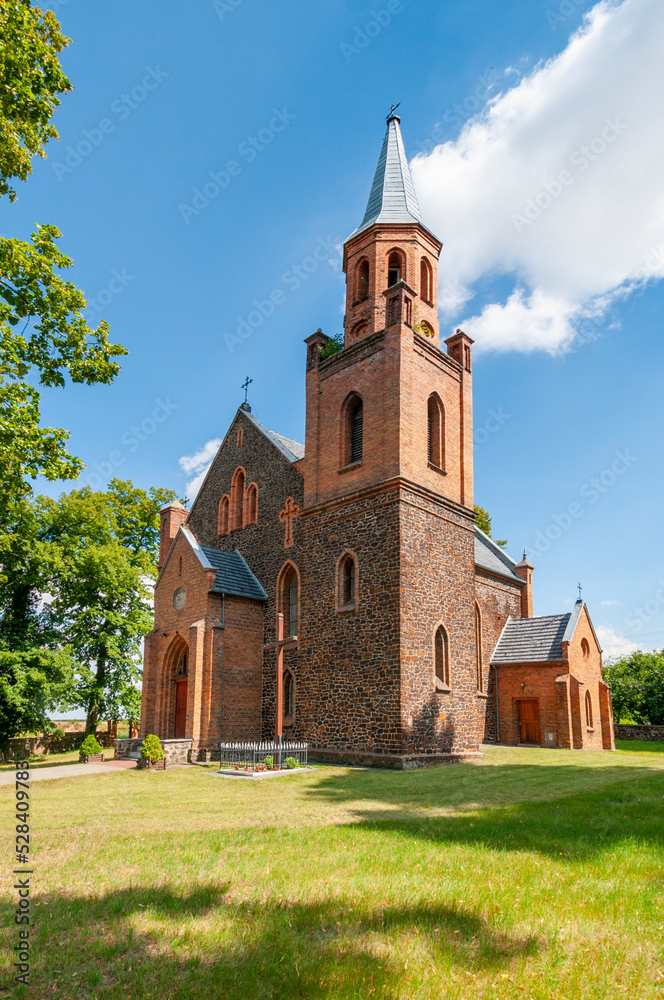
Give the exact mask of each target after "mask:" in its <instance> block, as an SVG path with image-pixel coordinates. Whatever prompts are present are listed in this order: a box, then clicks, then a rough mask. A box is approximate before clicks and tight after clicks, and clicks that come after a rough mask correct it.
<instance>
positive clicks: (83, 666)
mask: <svg viewBox="0 0 664 1000" xmlns="http://www.w3.org/2000/svg"><path fill="white" fill-rule="evenodd" d="M175 496H176V494H175V493H173V492H172V491H171V490H159V489H151V490H147V491H146V490H142V489H139V488H138V487H135V486H134V485H133V484H132V483H131V482H130V481H127V482H123V481H121V480H117V479H114V480H112V481H111V483H110V484H109V487H108V490H107V491H106V492H93V491H92V490H91V489H90V488H89V487H85V488H84V489H80V490H74V491H72V492H71V493H68V494H63V495H62V496H61V497H59V498H58V499H57V500H54V499H51V498H49V497H36V498H27V499H25V500H21V501H14V502H13V503H12V504H11V505H10V511H11V513H12V519H11V522H9V523H8V524H7V530H6V532H5V533H4V534H3V535H0V563H1V564H2V574H1V575H0V742H2V740H3V739H4V740H5V741H6V740H7V739H9V738H10V737H11V736H16V735H19V733H21V732H25V731H27V730H33V729H48V728H49V723H48V712H49V711H52V710H53V709H54V708H56V707H58V708H65V707H67V708H73V707H80V706H83V707H85V709H86V711H87V713H88V720H87V725H86V731H87V732H94V731H95V729H96V724H97V721H98V719H99V718H100V715H101V713H102V712H103V713H108V715H109V717H110V718H137V717H138V714H139V710H140V694H139V692H138V690H137V687H136V683H137V681H138V679H139V677H140V666H139V652H140V642H141V638H142V636H143V635H144V634H145V633H146V632H148V631H149V629H150V627H151V622H152V609H151V605H150V597H151V589H150V584H151V581H152V579H153V578H154V577H155V575H156V560H157V553H158V545H159V510H160V509H161V507H163V506H164V504H166V503H169V502H170V501H171V500H173V499H175ZM31 684H32V685H34V697H33V698H32V701H31V697H32V696H31V694H30V690H31V688H30V685H31Z"/></svg>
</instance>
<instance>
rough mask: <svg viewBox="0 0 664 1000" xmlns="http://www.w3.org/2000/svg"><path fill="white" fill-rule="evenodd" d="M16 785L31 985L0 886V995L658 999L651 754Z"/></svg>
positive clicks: (662, 922) (662, 973) (656, 762)
mask: <svg viewBox="0 0 664 1000" xmlns="http://www.w3.org/2000/svg"><path fill="white" fill-rule="evenodd" d="M31 796H32V836H33V848H34V854H33V858H32V867H33V868H34V872H35V874H34V876H33V886H34V897H33V898H34V902H35V908H34V910H33V915H34V935H33V938H32V941H31V947H32V950H33V953H34V959H33V973H32V982H31V986H30V987H29V988H23V987H18V988H14V987H13V986H12V982H11V981H12V977H13V970H12V968H11V964H10V963H11V961H12V959H11V958H9V954H10V950H11V947H12V946H13V944H14V943H15V941H14V938H15V932H14V929H13V926H12V920H13V905H12V903H11V902H8V901H7V896H5V902H4V903H3V907H4V910H5V912H4V915H3V916H4V919H3V921H2V927H3V944H4V945H6V950H5V951H4V957H3V961H4V965H3V966H2V969H1V974H2V980H1V981H2V983H3V984H4V986H5V989H6V990H7V991H11V995H12V996H16V997H17V998H20V997H31V998H41V997H49V998H50V997H52V998H58V1000H69V998H90V1000H93V998H99V1000H102V998H104V1000H107V998H109V1000H110V998H114V1000H115V998H117V1000H142V998H150V997H154V998H159V1000H171V998H172V1000H175V998H178V1000H180V998H182V1000H184V998H189V997H197V996H200V997H205V998H214V1000H254V998H261V1000H262V998H265V1000H268V998H272V997H274V998H301V997H306V998H344V1000H345V998H357V1000H365V998H372V997H379V998H387V1000H396V998H399V1000H415V998H418V1000H419V998H427V1000H429V998H432V997H434V998H438V997H440V998H443V997H444V998H459V1000H461V998H464V1000H476V998H485V1000H489V998H491V1000H494V998H499V1000H506V998H509V1000H513V998H515V997H526V998H528V997H529V998H533V1000H544V998H546V1000H549V998H556V1000H575V998H584V1000H590V998H598V1000H599V998H602V1000H605V998H607V997H621V996H624V997H630V998H636V1000H647V998H654V997H664V953H663V950H662V942H663V940H664V867H663V861H664V754H661V753H657V752H651V753H647V752H642V751H634V750H632V751H628V752H620V753H616V754H608V753H607V754H600V753H581V752H576V753H571V752H565V751H545V750H529V749H491V750H487V752H486V754H485V756H484V758H483V759H482V760H481V761H480V762H478V763H475V764H463V765H454V766H450V767H439V768H432V769H427V770H422V771H416V772H406V773H403V772H400V773H398V772H382V771H363V770H352V769H342V768H315V769H313V770H312V771H309V772H308V773H306V774H299V775H291V776H289V777H287V778H283V779H281V778H280V779H273V780H270V781H257V782H252V783H250V782H241V781H233V780H225V779H222V778H218V777H215V776H214V775H213V774H212V773H211V770H210V769H206V768H202V767H198V768H182V769H173V770H171V771H170V772H169V771H166V772H165V773H161V772H154V773H149V772H146V771H116V772H112V773H111V772H106V773H99V774H98V775H96V776H95V777H86V778H80V779H76V778H71V779H67V778H64V779H58V780H54V781H41V782H36V783H35V784H34V785H33V787H32V790H31ZM0 798H1V799H2V810H3V813H2V814H3V816H6V817H8V818H9V817H11V815H12V813H11V804H12V794H11V789H7V788H2V789H0ZM10 822H11V820H10V819H9V822H7V826H9V825H10ZM5 856H7V855H6V854H5ZM5 879H6V880H5V885H7V886H10V885H11V884H12V881H11V880H12V876H11V873H10V872H9V871H8V872H7V874H6V876H5ZM7 895H9V894H7Z"/></svg>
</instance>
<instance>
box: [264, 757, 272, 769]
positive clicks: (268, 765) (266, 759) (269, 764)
mask: <svg viewBox="0 0 664 1000" xmlns="http://www.w3.org/2000/svg"><path fill="white" fill-rule="evenodd" d="M263 763H264V764H265V765H266V766H267V767H274V757H272V756H270V755H269V754H268V756H267V757H266V758H265V760H264V761H263Z"/></svg>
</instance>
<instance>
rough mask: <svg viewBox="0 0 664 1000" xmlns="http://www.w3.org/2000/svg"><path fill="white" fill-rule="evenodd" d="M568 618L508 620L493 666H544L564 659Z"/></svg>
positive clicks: (567, 615)
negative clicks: (535, 664)
mask: <svg viewBox="0 0 664 1000" xmlns="http://www.w3.org/2000/svg"><path fill="white" fill-rule="evenodd" d="M570 617H571V615H570V613H569V612H568V613H567V614H566V615H545V616H544V617H542V618H518V619H512V618H508V619H507V622H506V624H505V628H504V629H503V631H502V634H501V636H500V639H499V640H498V645H497V646H496V648H495V650H494V652H493V656H492V657H491V662H492V663H499V664H500V663H542V662H545V661H547V660H562V658H563V650H562V645H561V643H562V641H563V639H564V637H565V629H566V628H567V624H568V622H569V620H570Z"/></svg>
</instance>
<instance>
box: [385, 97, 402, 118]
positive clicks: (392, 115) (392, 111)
mask: <svg viewBox="0 0 664 1000" xmlns="http://www.w3.org/2000/svg"><path fill="white" fill-rule="evenodd" d="M399 107H401V101H399V103H398V104H391V105H390V113H389V115H388V116H387V119H386V121H389V120H390V118H393V117H394V112H395V111H396V110H397V108H399Z"/></svg>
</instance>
